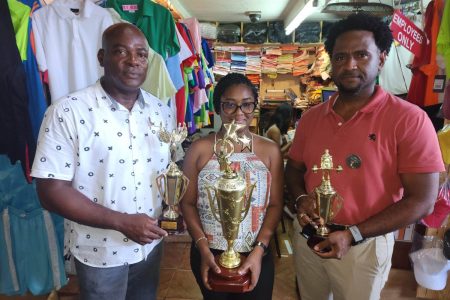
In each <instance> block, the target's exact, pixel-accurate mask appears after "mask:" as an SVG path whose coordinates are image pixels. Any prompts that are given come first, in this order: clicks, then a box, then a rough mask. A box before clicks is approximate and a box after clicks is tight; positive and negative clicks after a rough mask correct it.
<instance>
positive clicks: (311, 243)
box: [306, 234, 331, 253]
mask: <svg viewBox="0 0 450 300" xmlns="http://www.w3.org/2000/svg"><path fill="white" fill-rule="evenodd" d="M326 238H327V237H326V236H321V235H317V234H313V235H311V236H310V237H309V238H308V240H307V241H306V244H308V246H309V248H311V249H314V246H315V245H317V244H318V243H320V242H322V241H324V240H326ZM330 250H331V249H330V248H325V249H322V250H321V251H319V252H320V253H325V252H328V251H330ZM314 251H315V250H314Z"/></svg>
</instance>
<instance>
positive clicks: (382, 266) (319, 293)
mask: <svg viewBox="0 0 450 300" xmlns="http://www.w3.org/2000/svg"><path fill="white" fill-rule="evenodd" d="M300 231H301V227H300V225H299V224H298V221H297V220H294V237H293V242H294V261H295V269H296V275H297V282H298V286H299V289H300V295H301V299H302V300H331V299H333V300H378V299H380V293H381V290H382V289H383V287H384V284H385V283H386V281H387V278H388V275H389V271H390V269H391V258H392V251H393V248H394V235H393V234H392V233H389V234H385V235H381V236H378V237H376V238H371V239H369V240H367V241H366V242H364V243H362V244H359V245H356V246H353V247H351V248H350V250H349V252H348V253H347V254H346V255H345V256H344V257H343V258H342V259H341V260H338V259H322V258H320V257H319V256H317V255H316V254H314V252H313V251H312V250H311V249H310V248H309V247H308V245H307V244H306V239H305V238H304V237H303V236H301V235H300V234H299V232H300Z"/></svg>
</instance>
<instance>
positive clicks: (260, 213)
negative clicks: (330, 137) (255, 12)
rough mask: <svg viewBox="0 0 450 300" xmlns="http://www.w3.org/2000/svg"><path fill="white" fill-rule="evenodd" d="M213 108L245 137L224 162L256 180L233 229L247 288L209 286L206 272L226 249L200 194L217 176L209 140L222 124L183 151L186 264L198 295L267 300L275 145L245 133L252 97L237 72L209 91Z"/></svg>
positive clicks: (276, 208)
mask: <svg viewBox="0 0 450 300" xmlns="http://www.w3.org/2000/svg"><path fill="white" fill-rule="evenodd" d="M213 98H214V109H215V111H216V113H217V114H219V115H220V118H221V120H222V123H223V124H227V123H231V122H232V121H233V120H234V121H235V122H236V123H238V124H243V125H245V127H244V128H243V129H242V130H241V131H240V132H238V135H246V136H247V137H248V138H249V140H250V141H251V143H250V145H249V146H247V147H245V146H244V145H242V144H240V143H239V144H234V147H235V153H234V154H233V155H231V157H230V160H231V162H232V165H233V166H236V165H238V169H239V170H240V171H241V172H242V173H243V177H245V179H246V181H247V182H250V183H256V187H255V189H254V191H253V194H252V198H251V206H250V211H249V213H248V215H247V217H246V218H245V219H244V220H243V222H242V223H241V225H240V228H239V235H238V238H237V240H236V241H235V249H236V251H238V252H240V253H242V254H244V255H245V256H247V259H246V260H245V262H244V263H243V265H241V266H240V269H239V271H240V273H242V274H244V273H246V272H250V273H251V284H250V290H251V291H250V292H246V293H241V294H235V293H221V292H214V291H212V290H211V286H210V284H209V282H208V271H210V272H220V269H219V267H218V265H217V264H216V263H215V261H214V255H217V254H219V253H221V252H222V251H223V250H226V248H227V243H226V240H225V239H224V238H223V235H222V227H221V224H220V223H219V222H217V221H216V220H215V218H214V217H213V215H212V211H211V208H210V207H209V201H208V198H207V193H206V188H205V187H206V186H207V185H214V183H215V181H216V180H217V179H219V177H220V176H221V171H220V166H219V162H218V160H217V157H216V156H215V155H214V153H213V146H214V144H215V142H216V141H217V140H219V139H221V138H222V137H223V136H224V132H225V128H224V127H223V126H222V128H221V129H220V131H219V132H217V133H215V134H209V135H207V136H206V137H204V138H201V139H199V140H197V141H195V142H194V143H193V144H192V145H191V147H190V148H189V149H188V151H187V153H186V157H185V160H184V165H183V172H184V174H185V175H186V176H187V177H188V178H189V180H190V183H189V186H188V188H187V191H186V194H185V195H184V197H183V199H182V201H181V202H180V203H181V210H182V212H183V216H184V218H185V220H186V224H187V229H188V231H189V233H190V235H191V236H192V239H193V241H194V242H193V243H192V247H191V268H192V272H193V273H194V276H195V278H196V280H197V283H198V285H199V287H200V289H201V292H202V294H203V297H204V299H214V300H217V299H272V289H273V282H274V264H273V258H272V255H271V253H270V252H268V245H269V241H270V239H271V237H272V235H273V233H274V231H275V230H276V228H277V225H278V223H279V221H280V217H281V210H282V189H283V178H282V177H283V171H282V166H283V164H282V158H281V154H280V149H279V147H278V145H276V144H274V143H273V142H272V141H270V140H268V139H266V138H264V137H261V136H258V135H254V134H252V133H250V131H249V125H250V123H251V121H252V119H253V112H254V110H255V108H256V105H257V99H258V95H257V92H256V89H255V87H254V86H253V85H252V83H251V82H250V81H249V80H248V79H247V78H246V77H245V76H244V75H242V74H237V73H230V74H228V75H226V76H224V77H223V78H222V79H221V80H220V81H219V82H218V83H217V86H216V88H215V89H214V97H213Z"/></svg>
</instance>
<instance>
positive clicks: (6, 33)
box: [0, 0, 35, 182]
mask: <svg viewBox="0 0 450 300" xmlns="http://www.w3.org/2000/svg"><path fill="white" fill-rule="evenodd" d="M9 3H11V5H12V8H14V14H13V15H14V18H18V19H22V18H23V15H28V14H29V9H28V11H27V10H26V6H25V5H23V4H21V3H18V2H17V1H15V0H13V1H10V0H8V1H0V40H1V41H2V42H1V43H0V56H1V57H2V59H1V60H0V70H2V72H1V73H0V90H1V91H2V92H1V93H0V106H1V107H2V108H1V109H0V127H1V128H2V130H1V132H0V154H6V155H7V156H8V157H9V159H10V161H11V163H16V162H17V161H19V160H20V162H21V165H22V170H23V173H24V174H25V177H26V178H27V180H28V181H29V182H30V181H31V178H30V177H29V174H30V166H31V163H32V161H33V158H34V152H35V143H34V141H33V137H32V134H31V132H32V131H31V125H30V118H29V115H28V108H27V106H28V94H27V88H26V76H25V70H24V67H23V65H22V59H21V55H20V52H19V50H18V48H17V44H16V37H15V36H16V33H15V28H14V27H13V21H12V19H11V17H12V16H11V13H10V9H9V6H8V5H9ZM21 5H22V6H21ZM19 12H20V13H21V14H22V15H20V14H18V13H19ZM14 24H16V25H17V24H18V25H19V26H18V34H21V35H23V34H24V35H25V37H26V34H27V31H26V30H24V29H23V28H25V29H27V28H28V25H26V26H21V25H20V23H18V22H17V19H16V20H15V21H14ZM21 44H22V43H21ZM24 49H25V52H24V51H23V49H22V51H21V53H22V55H23V56H24V57H26V47H25V48H24Z"/></svg>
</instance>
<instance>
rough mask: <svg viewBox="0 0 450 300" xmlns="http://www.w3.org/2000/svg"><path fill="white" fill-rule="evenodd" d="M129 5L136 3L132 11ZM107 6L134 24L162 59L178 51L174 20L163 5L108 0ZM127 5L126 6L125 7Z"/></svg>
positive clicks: (130, 0)
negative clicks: (135, 8) (134, 9)
mask: <svg viewBox="0 0 450 300" xmlns="http://www.w3.org/2000/svg"><path fill="white" fill-rule="evenodd" d="M129 5H136V6H137V10H136V11H133V10H131V9H133V8H132V7H130V6H129ZM106 6H107V7H111V8H113V9H114V10H115V11H117V12H118V13H119V15H120V17H121V18H122V19H124V20H125V21H128V22H130V23H132V24H134V25H136V26H137V27H138V28H139V29H140V30H141V31H142V32H143V33H144V35H145V37H146V38H147V41H148V43H149V45H150V47H151V48H152V49H153V50H155V51H156V52H157V53H159V54H160V55H161V56H162V57H163V58H164V59H166V58H167V57H170V56H174V55H175V54H177V53H178V52H180V45H179V43H178V38H177V33H176V31H175V22H174V20H173V17H172V14H171V13H170V12H169V10H167V9H166V8H165V7H163V6H161V5H159V4H156V3H153V2H151V1H150V0H108V1H107V3H106ZM127 6H128V7H127Z"/></svg>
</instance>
